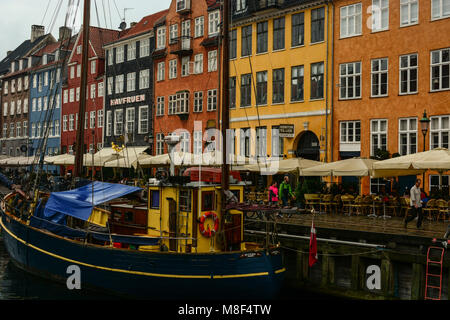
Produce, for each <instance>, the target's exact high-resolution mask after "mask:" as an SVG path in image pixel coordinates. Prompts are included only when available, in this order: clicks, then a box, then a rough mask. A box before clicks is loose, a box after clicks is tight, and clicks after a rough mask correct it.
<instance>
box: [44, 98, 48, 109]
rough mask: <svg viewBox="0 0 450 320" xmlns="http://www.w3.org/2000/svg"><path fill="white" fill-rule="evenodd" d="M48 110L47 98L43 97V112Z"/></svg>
mask: <svg viewBox="0 0 450 320" xmlns="http://www.w3.org/2000/svg"><path fill="white" fill-rule="evenodd" d="M47 109H48V97H44V111H45V110H47Z"/></svg>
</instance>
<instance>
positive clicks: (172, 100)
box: [167, 94, 177, 114]
mask: <svg viewBox="0 0 450 320" xmlns="http://www.w3.org/2000/svg"><path fill="white" fill-rule="evenodd" d="M176 112H177V95H176V94H173V95H170V96H169V106H168V110H167V114H175V113H176Z"/></svg>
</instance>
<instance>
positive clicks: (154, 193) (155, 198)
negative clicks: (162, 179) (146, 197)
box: [150, 190, 159, 209]
mask: <svg viewBox="0 0 450 320" xmlns="http://www.w3.org/2000/svg"><path fill="white" fill-rule="evenodd" d="M150 208H152V209H159V190H150Z"/></svg>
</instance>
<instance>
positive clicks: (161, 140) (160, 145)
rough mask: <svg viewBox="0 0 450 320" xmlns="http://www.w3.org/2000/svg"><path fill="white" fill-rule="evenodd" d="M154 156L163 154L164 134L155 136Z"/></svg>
mask: <svg viewBox="0 0 450 320" xmlns="http://www.w3.org/2000/svg"><path fill="white" fill-rule="evenodd" d="M156 154H157V155H160V154H164V133H157V134H156Z"/></svg>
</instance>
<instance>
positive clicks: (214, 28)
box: [208, 10, 220, 36]
mask: <svg viewBox="0 0 450 320" xmlns="http://www.w3.org/2000/svg"><path fill="white" fill-rule="evenodd" d="M208 21H209V22H208V35H209V36H213V35H217V34H218V33H219V23H220V11H219V10H215V11H213V12H210V13H209V15H208Z"/></svg>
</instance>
